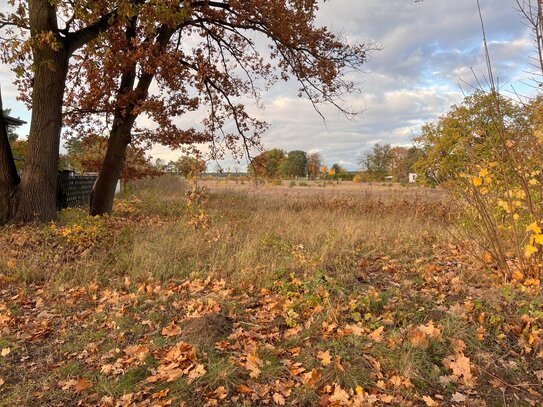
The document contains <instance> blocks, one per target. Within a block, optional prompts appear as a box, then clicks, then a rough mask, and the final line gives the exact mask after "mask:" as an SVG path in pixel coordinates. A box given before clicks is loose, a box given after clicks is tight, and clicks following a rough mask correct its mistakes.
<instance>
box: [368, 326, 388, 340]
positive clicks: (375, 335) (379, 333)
mask: <svg viewBox="0 0 543 407" xmlns="http://www.w3.org/2000/svg"><path fill="white" fill-rule="evenodd" d="M384 330H385V327H384V326H380V327H379V328H377V329H376V330H375V331H373V332H372V333H371V334H369V337H370V338H371V339H372V340H373V341H375V342H381V341H382V340H383V331H384Z"/></svg>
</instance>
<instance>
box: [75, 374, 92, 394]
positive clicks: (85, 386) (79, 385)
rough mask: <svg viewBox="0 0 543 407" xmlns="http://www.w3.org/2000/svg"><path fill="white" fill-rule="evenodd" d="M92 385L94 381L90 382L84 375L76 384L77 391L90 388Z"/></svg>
mask: <svg viewBox="0 0 543 407" xmlns="http://www.w3.org/2000/svg"><path fill="white" fill-rule="evenodd" d="M91 387H92V383H91V382H89V381H88V380H87V379H85V378H84V377H82V378H80V379H79V380H78V381H77V383H76V384H75V391H77V392H81V391H84V390H87V389H90V388H91Z"/></svg>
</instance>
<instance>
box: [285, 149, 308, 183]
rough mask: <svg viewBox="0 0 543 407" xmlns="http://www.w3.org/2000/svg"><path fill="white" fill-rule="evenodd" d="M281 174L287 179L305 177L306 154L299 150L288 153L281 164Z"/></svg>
mask: <svg viewBox="0 0 543 407" xmlns="http://www.w3.org/2000/svg"><path fill="white" fill-rule="evenodd" d="M281 174H282V175H283V176H284V177H287V178H294V177H305V176H307V153H306V152H305V151H301V150H293V151H290V152H289V153H288V154H287V158H286V159H285V160H284V161H283V162H282V163H281Z"/></svg>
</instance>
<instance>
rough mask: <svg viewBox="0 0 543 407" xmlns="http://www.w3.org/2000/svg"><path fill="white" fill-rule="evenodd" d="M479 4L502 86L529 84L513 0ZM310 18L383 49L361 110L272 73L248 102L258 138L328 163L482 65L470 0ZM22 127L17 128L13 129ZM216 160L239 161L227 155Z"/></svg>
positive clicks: (429, 117) (366, 7)
mask: <svg viewBox="0 0 543 407" xmlns="http://www.w3.org/2000/svg"><path fill="white" fill-rule="evenodd" d="M4 4H5V2H4V1H3V0H0V5H2V6H3V5H4ZM481 7H482V12H483V17H484V20H485V27H486V30H487V38H488V41H489V49H490V54H491V58H492V60H493V65H494V72H495V76H496V77H497V78H498V79H499V82H500V84H502V87H503V89H504V90H511V89H512V88H514V89H515V90H517V91H518V92H519V93H527V92H529V91H530V88H529V87H528V86H526V85H525V83H526V82H527V81H528V78H529V75H528V74H527V73H526V72H525V71H526V70H528V69H529V66H528V64H529V62H530V56H531V55H532V51H533V49H532V44H531V42H530V38H529V32H528V31H527V28H526V27H525V26H524V25H523V23H522V20H521V18H520V16H519V15H518V13H517V11H516V10H515V7H516V2H515V1H514V0H481ZM318 21H319V24H322V25H327V26H328V27H330V28H331V29H332V30H333V31H336V32H341V33H344V34H345V35H347V37H348V38H349V39H351V40H353V41H359V42H372V41H374V42H378V43H380V44H381V47H382V50H381V51H377V52H374V53H372V54H371V56H370V58H369V61H368V64H367V66H366V68H365V71H364V72H363V73H361V74H359V75H357V76H356V77H355V78H354V79H356V81H357V82H359V83H360V85H361V88H362V93H361V94H353V95H351V96H350V97H349V99H348V103H349V104H350V105H352V106H355V107H359V108H362V109H365V111H364V113H363V114H362V115H361V116H360V117H359V118H358V119H357V120H356V121H349V120H347V119H346V118H344V117H342V116H341V115H339V114H338V113H337V112H336V111H334V109H332V108H324V110H323V112H324V113H325V116H326V123H324V122H323V121H322V119H321V118H320V117H319V116H318V115H317V114H316V113H315V112H314V111H313V109H312V107H311V105H310V103H309V102H307V101H306V100H304V99H299V98H297V96H296V94H297V92H296V89H297V86H296V84H295V83H279V84H278V85H277V86H276V87H274V88H273V89H272V90H271V91H270V92H268V93H266V94H264V95H263V103H264V105H265V106H266V107H265V110H263V111H262V110H259V109H256V108H250V111H251V112H252V113H253V114H254V115H255V116H257V117H259V118H264V119H265V120H266V121H268V122H269V123H270V125H271V127H270V129H269V130H268V132H267V133H266V134H265V135H264V137H263V143H264V146H265V147H267V148H274V147H278V148H283V149H285V150H287V151H289V150H294V149H301V150H305V151H319V152H320V153H321V154H322V155H323V157H324V160H325V162H326V163H327V164H332V163H335V162H339V163H341V164H342V165H344V166H345V167H347V168H348V169H351V170H353V169H356V168H357V167H358V164H357V162H358V159H359V157H360V155H361V154H362V153H363V152H364V151H366V150H367V149H368V148H370V147H371V145H372V144H374V143H376V142H380V143H391V144H394V145H408V144H410V142H411V139H412V136H413V134H416V133H417V132H418V131H419V129H420V126H421V124H423V123H424V122H427V121H433V120H436V119H437V118H438V117H439V116H440V115H442V114H444V113H446V112H447V110H448V109H449V107H450V106H451V105H452V104H454V103H459V102H460V101H461V100H462V92H461V89H460V86H461V87H462V89H463V91H464V92H465V93H469V92H471V91H472V88H471V86H470V85H474V84H475V82H476V81H475V77H474V72H475V75H476V76H477V77H478V78H479V79H481V80H483V78H484V75H485V74H486V66H485V62H484V53H483V48H482V34H481V27H480V22H479V16H478V14H477V3H476V0H457V1H450V0H425V1H424V2H414V1H413V0H330V1H327V2H325V3H323V4H322V5H321V9H320V12H319V17H318ZM12 80H13V75H12V74H11V73H10V72H9V68H8V67H6V66H0V83H1V85H2V95H3V98H4V106H5V107H10V108H12V113H13V115H15V116H20V117H21V118H23V119H25V120H29V119H30V113H29V112H27V111H26V109H25V106H24V105H23V104H22V103H21V102H18V101H16V100H15V99H16V95H17V92H16V90H15V88H14V87H13V86H12V85H11V82H12ZM193 120H194V118H181V119H180V120H179V122H180V123H185V122H186V123H187V124H189V123H190V122H191V121H193ZM191 124H193V123H191ZM27 131H28V129H27V127H25V128H22V129H21V132H20V134H25V133H26V132H27ZM151 154H152V155H153V156H154V157H161V158H164V159H166V160H171V159H176V158H177V157H178V156H179V155H180V152H175V151H174V152H172V151H170V150H168V149H167V148H165V147H161V146H156V147H154V148H153V150H152V151H151ZM222 165H223V166H224V167H226V168H227V167H234V166H236V167H237V168H241V169H243V168H244V167H245V163H244V162H242V163H240V164H237V165H236V164H235V163H234V162H232V161H229V160H227V161H225V162H223V163H222ZM211 167H213V164H212V165H211Z"/></svg>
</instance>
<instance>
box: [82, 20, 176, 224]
mask: <svg viewBox="0 0 543 407" xmlns="http://www.w3.org/2000/svg"><path fill="white" fill-rule="evenodd" d="M136 22H137V19H136V18H133V19H132V20H131V21H130V22H129V24H128V25H127V27H126V36H127V38H128V39H132V38H135V37H136ZM174 32H175V29H172V28H170V27H168V26H166V25H164V26H162V27H161V28H160V30H159V34H158V36H157V40H156V44H157V45H158V49H157V50H156V51H155V52H157V55H160V53H161V52H162V51H163V50H164V48H165V47H166V46H167V44H168V42H169V41H170V38H171V37H172V35H173V34H174ZM136 76H137V63H136V62H133V63H132V64H131V65H130V66H129V68H128V69H127V70H126V71H125V72H123V74H122V76H121V82H120V86H119V92H118V94H117V102H119V100H121V99H122V98H123V96H125V95H126V94H127V93H130V92H134V93H135V96H133V97H134V99H133V100H131V101H130V102H129V103H128V105H127V106H117V108H116V110H115V117H114V119H113V127H112V129H111V133H110V135H109V141H108V146H107V150H106V156H105V158H104V161H103V162H102V167H101V168H100V174H99V175H98V179H97V180H96V183H95V184H94V188H93V190H92V196H91V204H90V214H91V215H93V216H96V215H105V214H111V212H112V211H113V199H114V198H115V187H116V186H117V182H118V181H119V179H120V176H121V171H122V170H123V167H124V162H125V159H126V149H127V147H128V145H129V144H130V141H131V139H132V137H131V132H132V126H133V125H134V123H135V121H136V119H137V116H138V114H139V113H135V112H134V110H135V107H136V106H137V105H138V104H139V103H141V102H143V101H145V100H146V99H147V95H148V93H149V87H150V86H151V83H152V82H153V79H154V73H152V72H144V73H143V74H142V75H141V76H140V78H139V80H138V84H137V85H136V86H135V87H134V84H135V83H136Z"/></svg>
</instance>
